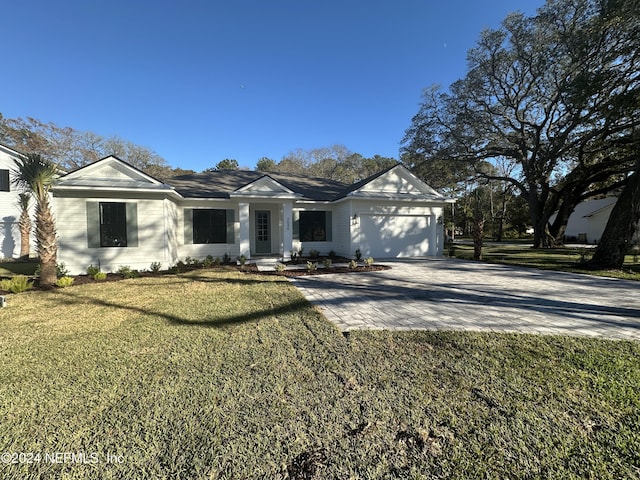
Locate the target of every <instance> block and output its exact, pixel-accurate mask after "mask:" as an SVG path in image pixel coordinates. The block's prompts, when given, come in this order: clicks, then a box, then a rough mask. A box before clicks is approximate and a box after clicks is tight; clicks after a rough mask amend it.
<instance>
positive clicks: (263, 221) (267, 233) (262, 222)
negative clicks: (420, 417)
mask: <svg viewBox="0 0 640 480" xmlns="http://www.w3.org/2000/svg"><path fill="white" fill-rule="evenodd" d="M261 253H271V212H270V211H269V210H256V254H261Z"/></svg>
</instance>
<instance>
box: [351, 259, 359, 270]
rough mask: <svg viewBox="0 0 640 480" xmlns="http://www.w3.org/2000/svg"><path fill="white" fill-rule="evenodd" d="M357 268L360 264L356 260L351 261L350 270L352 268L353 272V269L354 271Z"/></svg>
mask: <svg viewBox="0 0 640 480" xmlns="http://www.w3.org/2000/svg"><path fill="white" fill-rule="evenodd" d="M357 266H358V262H356V261H355V260H351V261H350V262H349V268H350V269H352V270H353V269H354V268H356V267H357Z"/></svg>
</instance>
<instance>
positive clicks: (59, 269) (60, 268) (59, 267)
mask: <svg viewBox="0 0 640 480" xmlns="http://www.w3.org/2000/svg"><path fill="white" fill-rule="evenodd" d="M68 275H69V269H68V268H67V266H66V265H65V264H64V262H61V263H56V276H57V277H58V278H62V277H66V276H68Z"/></svg>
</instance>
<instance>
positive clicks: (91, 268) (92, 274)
mask: <svg viewBox="0 0 640 480" xmlns="http://www.w3.org/2000/svg"><path fill="white" fill-rule="evenodd" d="M99 271H100V266H97V267H96V266H95V265H89V266H88V267H87V275H89V276H90V277H95V276H96V273H98V272H99Z"/></svg>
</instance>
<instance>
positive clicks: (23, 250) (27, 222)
mask: <svg viewBox="0 0 640 480" xmlns="http://www.w3.org/2000/svg"><path fill="white" fill-rule="evenodd" d="M18 225H19V227H20V258H29V254H30V253H31V240H30V235H31V219H30V218H29V212H26V211H23V212H22V213H21V214H20V220H19V221H18Z"/></svg>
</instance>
